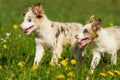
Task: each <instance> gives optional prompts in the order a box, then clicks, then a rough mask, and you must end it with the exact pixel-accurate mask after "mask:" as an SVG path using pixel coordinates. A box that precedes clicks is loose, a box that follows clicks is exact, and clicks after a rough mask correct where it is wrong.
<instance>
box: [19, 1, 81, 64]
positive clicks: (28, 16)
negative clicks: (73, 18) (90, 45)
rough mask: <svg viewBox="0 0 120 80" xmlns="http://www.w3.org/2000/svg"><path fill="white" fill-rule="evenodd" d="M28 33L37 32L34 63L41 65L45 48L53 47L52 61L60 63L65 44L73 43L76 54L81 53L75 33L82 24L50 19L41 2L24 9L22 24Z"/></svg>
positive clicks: (21, 26) (22, 27)
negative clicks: (59, 59) (59, 58)
mask: <svg viewBox="0 0 120 80" xmlns="http://www.w3.org/2000/svg"><path fill="white" fill-rule="evenodd" d="M20 28H21V29H22V30H24V32H25V34H26V35H29V34H30V33H31V32H32V31H34V33H35V43H36V54H35V59H34V64H37V65H39V62H40V61H41V59H42V57H43V55H44V50H45V49H47V48H51V49H52V50H53V56H52V59H51V61H52V62H54V63H55V64H58V57H59V56H61V53H62V48H63V46H64V45H68V44H69V45H71V46H72V49H73V53H74V54H77V53H78V54H80V48H78V47H76V46H78V44H77V43H76V39H75V35H76V34H78V32H80V30H81V29H82V25H81V24H79V23H61V22H53V21H51V20H49V19H48V18H47V17H46V15H45V12H44V9H43V8H42V5H41V4H40V3H38V4H35V5H34V6H33V7H29V8H26V9H25V11H24V21H23V23H22V24H21V25H20ZM76 57H77V56H76Z"/></svg>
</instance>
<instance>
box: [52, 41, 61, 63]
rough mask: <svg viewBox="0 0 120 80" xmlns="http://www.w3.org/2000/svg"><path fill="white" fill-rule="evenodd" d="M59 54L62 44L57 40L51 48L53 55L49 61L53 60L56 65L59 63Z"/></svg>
mask: <svg viewBox="0 0 120 80" xmlns="http://www.w3.org/2000/svg"><path fill="white" fill-rule="evenodd" d="M61 54H62V45H61V42H60V41H58V43H57V44H56V46H55V47H54V49H53V56H52V59H51V62H54V63H55V64H56V65H59V64H58V57H60V56H61Z"/></svg>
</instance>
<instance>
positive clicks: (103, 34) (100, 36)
mask: <svg viewBox="0 0 120 80" xmlns="http://www.w3.org/2000/svg"><path fill="white" fill-rule="evenodd" d="M97 34H98V37H97V38H95V39H94V41H95V42H100V41H101V40H103V39H105V38H107V37H108V34H107V32H106V30H105V29H103V28H101V29H100V31H98V32H97Z"/></svg>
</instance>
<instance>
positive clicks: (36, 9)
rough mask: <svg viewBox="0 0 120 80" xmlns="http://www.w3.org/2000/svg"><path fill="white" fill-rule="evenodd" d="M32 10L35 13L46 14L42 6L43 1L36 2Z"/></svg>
mask: <svg viewBox="0 0 120 80" xmlns="http://www.w3.org/2000/svg"><path fill="white" fill-rule="evenodd" d="M32 10H33V12H34V14H35V15H40V14H44V10H43V8H42V5H41V3H37V4H34V6H33V9H32Z"/></svg>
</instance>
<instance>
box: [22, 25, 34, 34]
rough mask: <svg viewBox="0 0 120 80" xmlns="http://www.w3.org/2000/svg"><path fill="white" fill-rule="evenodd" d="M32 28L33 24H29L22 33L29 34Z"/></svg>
mask: <svg viewBox="0 0 120 80" xmlns="http://www.w3.org/2000/svg"><path fill="white" fill-rule="evenodd" d="M33 30H34V26H30V27H29V28H27V29H25V31H24V33H25V34H26V35H28V34H30V33H31V32H32V31H33Z"/></svg>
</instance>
